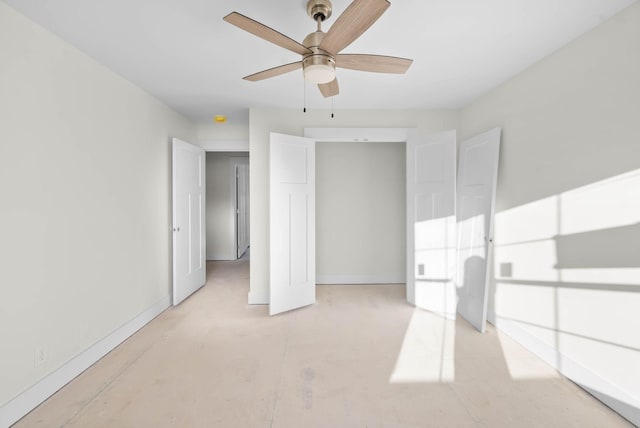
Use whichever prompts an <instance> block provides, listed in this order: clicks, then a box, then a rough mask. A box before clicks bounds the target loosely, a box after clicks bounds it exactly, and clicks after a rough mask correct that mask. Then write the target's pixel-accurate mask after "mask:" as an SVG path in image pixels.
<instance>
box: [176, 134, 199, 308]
mask: <svg viewBox="0 0 640 428" xmlns="http://www.w3.org/2000/svg"><path fill="white" fill-rule="evenodd" d="M204 198H205V152H204V150H203V149H202V148H200V147H198V146H194V145H193V144H189V143H185V142H184V141H180V140H178V139H177V138H174V139H173V166H172V205H173V299H172V300H173V304H174V305H177V304H178V303H180V302H182V301H183V300H184V299H186V298H187V297H189V296H190V295H191V294H192V293H193V292H194V291H196V290H197V289H198V288H200V287H202V286H203V285H204V283H205V282H206V261H205V242H206V238H205V226H204V206H205V199H204Z"/></svg>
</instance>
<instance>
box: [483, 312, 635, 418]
mask: <svg viewBox="0 0 640 428" xmlns="http://www.w3.org/2000/svg"><path fill="white" fill-rule="evenodd" d="M492 318H495V317H492ZM492 324H494V325H495V326H496V328H498V329H499V330H500V331H503V332H504V333H506V334H507V335H509V336H510V337H511V338H512V339H514V340H515V341H516V342H518V343H520V344H521V345H522V346H524V347H525V348H527V349H528V350H529V351H531V352H533V353H534V354H535V355H537V356H538V357H539V358H540V359H542V360H543V361H544V362H546V363H547V364H549V365H550V366H552V367H553V368H555V369H556V370H558V371H559V372H560V373H562V374H563V375H564V376H566V377H568V378H569V379H571V380H572V381H573V382H575V383H576V384H578V385H579V386H580V387H582V388H584V389H585V390H587V391H588V392H589V393H590V394H592V395H593V396H594V397H596V398H597V399H599V400H600V401H602V402H603V403H604V404H606V405H607V406H609V407H611V408H612V409H613V410H615V411H616V412H618V413H619V414H620V415H621V416H623V417H624V418H626V419H628V420H629V421H630V422H631V423H633V424H635V425H637V426H640V403H639V402H638V400H637V399H636V398H634V397H633V396H631V395H630V394H629V393H627V392H626V391H624V390H622V389H620V388H619V387H618V386H616V385H614V384H612V383H611V382H609V381H608V380H607V379H605V378H603V377H601V376H599V375H598V374H596V373H594V372H592V371H591V370H590V369H588V368H587V367H584V366H583V365H582V364H580V363H578V362H577V361H575V360H573V359H572V358H570V357H568V356H566V355H564V354H563V353H562V352H559V351H558V350H557V349H555V348H553V347H552V346H550V345H548V344H546V343H544V342H542V341H541V340H540V339H538V338H537V337H535V336H533V335H531V334H529V333H528V332H526V331H525V330H523V329H522V328H521V327H520V326H518V325H517V323H515V322H513V321H511V320H504V319H500V318H495V320H494V322H492Z"/></svg>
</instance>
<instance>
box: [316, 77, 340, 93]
mask: <svg viewBox="0 0 640 428" xmlns="http://www.w3.org/2000/svg"><path fill="white" fill-rule="evenodd" d="M318 89H320V92H321V93H322V95H323V96H324V97H325V98H328V97H333V96H334V95H338V94H339V93H340V88H338V79H337V78H336V79H333V80H332V81H331V82H329V83H320V84H318Z"/></svg>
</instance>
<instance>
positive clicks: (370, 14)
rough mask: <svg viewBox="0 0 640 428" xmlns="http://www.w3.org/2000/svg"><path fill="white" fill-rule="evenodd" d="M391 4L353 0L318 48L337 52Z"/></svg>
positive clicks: (362, 31) (374, 0)
mask: <svg viewBox="0 0 640 428" xmlns="http://www.w3.org/2000/svg"><path fill="white" fill-rule="evenodd" d="M390 5H391V3H389V2H388V1H387V0H354V1H353V2H352V3H351V4H350V5H349V6H348V7H347V8H346V9H345V11H344V12H342V15H340V17H338V19H337V20H336V22H335V23H334V24H333V25H332V26H331V28H330V29H329V31H328V32H327V35H326V36H324V39H322V42H321V43H320V49H322V50H325V51H327V52H330V53H332V54H337V53H338V52H340V51H341V50H342V49H344V48H346V47H347V46H349V45H350V44H351V43H352V42H353V41H354V40H355V39H357V38H358V37H360V35H361V34H362V33H364V32H365V31H367V29H368V28H369V27H371V25H373V23H374V22H376V21H377V20H378V18H380V16H382V14H383V13H384V11H385V10H387V8H388V7H389V6H390Z"/></svg>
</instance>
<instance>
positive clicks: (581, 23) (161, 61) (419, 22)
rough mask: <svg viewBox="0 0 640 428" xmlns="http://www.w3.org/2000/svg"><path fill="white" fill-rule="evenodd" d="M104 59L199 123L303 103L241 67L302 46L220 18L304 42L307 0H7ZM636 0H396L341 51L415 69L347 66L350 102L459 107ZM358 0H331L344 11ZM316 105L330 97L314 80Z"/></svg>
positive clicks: (284, 86)
mask: <svg viewBox="0 0 640 428" xmlns="http://www.w3.org/2000/svg"><path fill="white" fill-rule="evenodd" d="M5 1H6V3H8V4H9V5H11V6H12V7H13V8H15V9H17V10H19V11H21V12H22V13H24V14H25V15H27V16H28V17H29V18H31V19H32V20H34V21H36V22H38V23H40V24H41V25H43V26H44V27H45V28H47V29H49V30H50V31H52V32H54V33H56V34H58V35H59V36H61V37H62V38H63V39H65V40H66V41H68V42H69V43H71V44H73V45H75V46H77V47H78V48H79V49H80V50H82V51H84V52H86V53H87V54H89V55H90V56H92V57H93V58H95V59H96V60H98V61H99V62H101V63H102V64H104V65H106V66H107V67H109V68H110V69H112V70H114V71H115V72H117V73H119V74H121V75H122V76H124V77H125V78H127V79H128V80H130V81H132V82H133V83H135V84H136V85H138V86H140V87H142V88H144V89H145V90H147V91H148V92H149V93H151V94H153V95H155V96H156V97H158V98H159V99H161V100H163V101H164V102H165V103H166V104H168V105H170V106H171V107H173V108H174V109H176V110H178V111H180V112H182V113H183V114H185V115H187V116H189V117H191V118H192V119H194V120H197V121H200V122H209V121H211V119H212V117H213V115H215V114H226V115H227V116H228V117H229V120H230V122H246V120H247V117H248V108H249V107H254V106H282V107H296V108H302V106H303V96H304V84H303V79H302V72H301V71H300V72H292V73H288V74H285V75H282V76H278V77H275V78H273V79H269V80H265V81H261V82H247V81H244V80H242V79H241V78H242V77H243V76H246V75H248V74H252V73H254V72H257V71H261V70H264V69H267V68H271V67H274V66H278V65H281V64H284V63H289V62H293V61H297V60H299V56H297V55H296V54H294V53H292V52H289V51H287V50H285V49H282V48H279V47H277V46H275V45H272V44H270V43H268V42H265V41H263V40H261V39H258V38H257V37H255V36H253V35H251V34H249V33H246V32H244V31H242V30H240V29H238V28H236V27H234V26H232V25H230V24H228V23H226V22H224V21H223V20H222V17H223V16H225V15H226V14H228V13H229V12H231V11H237V12H240V13H242V14H244V15H247V16H249V17H251V18H253V19H256V20H258V21H260V22H262V23H264V24H265V25H268V26H270V27H272V28H274V29H276V30H278V31H280V32H282V33H284V34H286V35H288V36H289V37H291V38H293V39H295V40H298V41H302V39H303V38H304V36H305V35H306V34H308V33H310V32H312V31H315V23H314V22H313V21H312V20H311V19H310V18H309V17H308V16H307V15H306V0H269V1H266V0H260V1H256V0H253V1H252V0H235V1H228V0H108V1H102V0H5ZM635 1H636V0H484V1H480V0H397V1H393V2H392V5H391V7H390V8H389V9H388V10H387V12H386V13H385V14H384V15H383V16H382V17H381V18H380V19H379V20H378V21H377V22H376V23H375V24H374V25H373V26H372V27H371V28H370V29H369V31H367V32H366V33H365V34H364V35H363V36H362V37H360V39H358V40H357V41H356V42H354V43H353V44H352V45H351V46H349V47H347V48H346V49H345V50H344V51H343V53H370V54H381V55H392V56H401V57H407V58H413V59H414V63H413V65H412V66H411V68H410V69H409V71H408V73H407V74H406V75H384V74H376V73H364V72H357V71H351V70H343V69H339V70H338V79H339V82H340V91H341V93H340V95H338V96H337V97H335V99H334V104H335V108H336V109H343V108H458V107H461V106H464V105H465V104H467V103H468V102H470V101H472V100H474V99H475V98H476V97H478V96H480V95H482V94H483V93H486V92H487V91H489V90H490V89H492V88H494V87H495V86H497V85H499V84H500V83H502V82H504V81H505V80H507V79H509V78H510V77H512V76H514V75H515V74H517V73H518V72H520V71H521V70H523V69H525V68H527V67H528V66H530V65H531V64H533V63H535V62H536V61H538V60H539V59H541V58H543V57H544V56H546V55H548V54H550V53H551V52H553V51H555V50H556V49H558V48H560V47H561V46H563V45H564V44H566V43H567V42H569V41H570V40H572V39H574V38H576V37H577V36H579V35H580V34H582V33H584V32H586V31H587V30H589V29H591V28H593V27H595V26H596V25H598V24H599V23H601V22H602V21H603V20H605V19H607V18H609V17H610V16H611V15H613V14H615V13H616V12H618V11H620V10H621V9H623V8H625V7H626V6H629V5H630V4H632V3H634V2H635ZM349 3H350V0H333V5H334V15H333V16H332V17H331V18H330V19H329V21H328V22H327V24H326V25H325V27H324V28H323V29H324V30H325V31H326V30H327V29H328V28H329V26H330V25H331V24H332V23H333V22H335V19H336V18H337V16H338V15H339V14H340V13H341V12H342V11H343V10H344V9H345V8H346V7H347V5H348V4H349ZM306 103H307V108H330V107H331V101H330V99H325V98H323V97H321V96H320V95H319V93H318V90H317V88H316V87H315V86H313V85H310V84H307V88H306Z"/></svg>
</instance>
